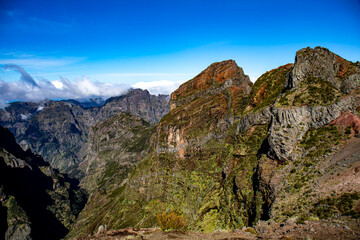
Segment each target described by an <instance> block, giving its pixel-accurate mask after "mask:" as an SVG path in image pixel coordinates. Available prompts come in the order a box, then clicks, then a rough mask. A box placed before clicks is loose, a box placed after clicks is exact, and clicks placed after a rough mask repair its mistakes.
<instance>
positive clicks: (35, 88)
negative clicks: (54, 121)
mask: <svg viewBox="0 0 360 240" xmlns="http://www.w3.org/2000/svg"><path fill="white" fill-rule="evenodd" d="M13 69H14V70H15V71H18V72H19V73H20V74H21V78H20V79H22V80H21V81H17V82H5V81H2V80H0V107H4V106H6V104H7V103H8V102H9V101H16V100H21V101H42V100H45V99H78V100H81V99H89V98H96V97H101V98H105V99H106V98H109V97H112V96H118V95H122V94H124V93H126V91H127V90H128V89H129V88H130V86H129V85H121V84H115V83H112V84H110V83H102V82H97V81H93V80H91V79H89V78H86V77H83V78H81V79H77V80H76V81H70V80H68V79H66V78H60V79H58V80H55V81H51V82H50V81H48V80H46V79H43V80H41V81H35V80H33V79H32V78H31V76H30V75H29V74H28V73H27V72H26V71H25V70H23V69H21V70H22V71H19V70H18V69H15V68H13ZM25 77H27V78H31V80H33V81H34V84H24V78H25ZM40 110H41V109H40V108H39V109H38V111H40ZM24 117H25V116H24Z"/></svg>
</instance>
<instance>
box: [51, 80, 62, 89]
mask: <svg viewBox="0 0 360 240" xmlns="http://www.w3.org/2000/svg"><path fill="white" fill-rule="evenodd" d="M51 83H52V85H54V87H56V88H57V89H62V88H63V87H64V84H63V83H62V82H61V81H59V80H55V81H52V82H51Z"/></svg>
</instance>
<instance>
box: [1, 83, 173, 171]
mask: <svg viewBox="0 0 360 240" xmlns="http://www.w3.org/2000/svg"><path fill="white" fill-rule="evenodd" d="M168 111H169V100H168V96H165V95H160V96H153V95H150V94H149V92H148V91H143V90H140V89H135V90H131V91H129V92H128V93H127V94H126V95H124V96H120V97H114V98H110V99H108V100H107V102H106V103H105V105H103V106H99V107H91V108H85V107H84V106H83V105H82V104H81V103H79V102H77V101H48V102H43V103H23V102H15V103H11V104H10V106H9V107H7V108H5V109H0V120H1V121H0V124H2V125H3V126H5V127H7V128H9V129H10V130H11V131H12V132H13V133H14V135H15V138H16V140H17V142H18V143H19V144H20V145H21V146H22V147H23V148H24V149H28V148H30V149H31V150H32V151H34V152H36V153H38V154H41V155H42V156H43V157H44V159H45V160H46V161H47V162H49V163H50V164H51V166H53V167H55V168H58V169H59V170H60V171H62V172H65V173H68V174H70V176H74V177H77V178H81V177H82V176H83V172H81V171H80V169H79V168H78V166H79V164H80V163H81V162H82V161H83V160H84V159H85V157H86V154H87V149H88V145H87V143H88V137H89V131H90V128H91V127H92V126H93V125H95V124H96V123H97V122H100V121H104V120H106V119H109V118H111V117H113V116H116V115H118V114H120V113H122V112H128V113H131V114H133V115H135V116H139V117H142V118H144V119H145V120H147V121H149V122H151V123H156V122H158V121H159V119H160V118H161V117H162V116H163V115H165V114H166V113H167V112H168Z"/></svg>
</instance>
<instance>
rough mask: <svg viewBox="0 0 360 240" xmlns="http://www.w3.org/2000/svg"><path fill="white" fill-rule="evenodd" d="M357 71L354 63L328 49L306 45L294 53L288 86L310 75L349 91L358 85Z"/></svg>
mask: <svg viewBox="0 0 360 240" xmlns="http://www.w3.org/2000/svg"><path fill="white" fill-rule="evenodd" d="M349 70H350V71H349ZM346 72H347V74H345V73H346ZM359 73H360V68H359V67H358V66H357V65H356V64H354V63H351V62H348V61H346V60H345V59H343V58H341V57H340V56H338V55H336V54H334V53H332V52H330V51H329V50H328V49H326V48H322V47H316V48H314V49H312V48H309V47H308V48H304V49H301V50H299V51H298V52H297V53H296V58H295V66H294V69H293V71H292V74H291V83H290V86H291V87H292V88H297V87H299V86H300V83H301V82H302V81H305V80H306V79H307V78H308V77H310V76H311V77H315V78H321V79H322V80H325V81H328V82H329V83H331V84H332V85H334V86H335V87H336V88H337V89H339V90H341V91H343V92H344V93H349V92H350V91H351V90H352V89H354V88H355V87H357V86H359V84H360V80H359ZM348 75H350V76H348Z"/></svg>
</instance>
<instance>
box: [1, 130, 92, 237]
mask: <svg viewBox="0 0 360 240" xmlns="http://www.w3.org/2000/svg"><path fill="white" fill-rule="evenodd" d="M85 202H86V195H85V193H84V191H83V190H81V189H80V188H79V187H78V186H77V183H76V181H74V180H72V179H70V178H68V177H67V176H65V175H62V174H59V173H58V171H57V170H54V169H53V168H52V167H51V166H50V165H49V164H48V163H47V162H45V161H44V160H43V159H42V158H41V157H40V156H39V155H34V154H33V153H32V152H31V151H30V150H27V151H23V150H22V149H21V147H20V146H19V145H18V144H17V143H16V141H15V138H14V136H13V135H12V133H11V132H10V131H9V130H8V129H5V128H3V127H1V126H0V208H1V213H2V214H1V221H0V222H1V227H0V229H1V233H0V234H1V238H4V239H61V238H63V237H64V236H65V235H66V233H67V232H68V229H69V228H70V226H71V225H72V224H73V223H74V222H75V219H76V217H77V215H78V214H79V212H80V211H81V209H82V208H83V207H84V205H85Z"/></svg>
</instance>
